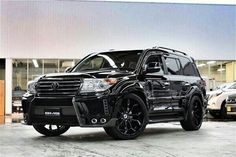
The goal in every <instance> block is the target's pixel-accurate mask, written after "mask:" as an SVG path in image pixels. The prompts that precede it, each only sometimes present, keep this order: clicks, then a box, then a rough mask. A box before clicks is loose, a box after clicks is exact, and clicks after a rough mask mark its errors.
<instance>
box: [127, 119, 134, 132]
mask: <svg viewBox="0 0 236 157" xmlns="http://www.w3.org/2000/svg"><path fill="white" fill-rule="evenodd" d="M128 123H129V126H130V129H131V130H132V131H133V132H136V130H135V129H134V128H133V126H132V124H131V122H130V121H128Z"/></svg>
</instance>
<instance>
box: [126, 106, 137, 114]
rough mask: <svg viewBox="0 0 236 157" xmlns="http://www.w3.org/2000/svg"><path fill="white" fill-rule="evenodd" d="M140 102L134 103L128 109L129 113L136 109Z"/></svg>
mask: <svg viewBox="0 0 236 157" xmlns="http://www.w3.org/2000/svg"><path fill="white" fill-rule="evenodd" d="M137 106H138V104H133V106H132V107H131V108H130V110H129V111H128V113H130V112H132V111H133V110H134V107H137Z"/></svg>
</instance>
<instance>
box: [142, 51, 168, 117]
mask: <svg viewBox="0 0 236 157" xmlns="http://www.w3.org/2000/svg"><path fill="white" fill-rule="evenodd" d="M150 62H156V63H158V64H159V65H160V67H161V68H160V71H159V72H153V73H146V75H145V83H144V86H145V88H144V89H145V92H146V95H147V98H148V102H149V104H150V112H151V113H152V112H153V113H155V112H158V111H159V110H165V109H167V108H168V107H170V105H171V91H170V82H169V80H168V78H167V77H166V75H165V70H164V65H163V60H162V57H161V54H160V53H159V54H158V52H151V53H150V54H149V55H148V57H147V58H146V61H145V64H144V65H148V64H149V63H150Z"/></svg>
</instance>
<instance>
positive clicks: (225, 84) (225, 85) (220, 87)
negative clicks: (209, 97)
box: [216, 83, 234, 89]
mask: <svg viewBox="0 0 236 157" xmlns="http://www.w3.org/2000/svg"><path fill="white" fill-rule="evenodd" d="M232 85H234V83H224V84H222V85H220V86H218V87H217V88H216V89H228V88H230V87H231V86H232Z"/></svg>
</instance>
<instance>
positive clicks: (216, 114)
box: [209, 111, 221, 119]
mask: <svg viewBox="0 0 236 157" xmlns="http://www.w3.org/2000/svg"><path fill="white" fill-rule="evenodd" d="M209 113H210V115H211V116H212V117H213V118H215V119H219V118H221V115H220V112H219V111H218V112H216V111H209Z"/></svg>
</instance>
